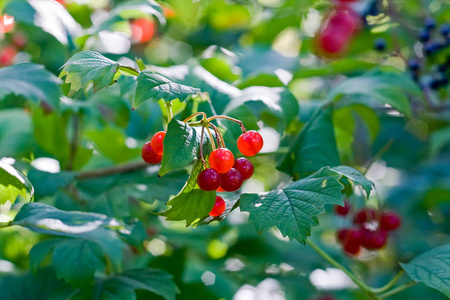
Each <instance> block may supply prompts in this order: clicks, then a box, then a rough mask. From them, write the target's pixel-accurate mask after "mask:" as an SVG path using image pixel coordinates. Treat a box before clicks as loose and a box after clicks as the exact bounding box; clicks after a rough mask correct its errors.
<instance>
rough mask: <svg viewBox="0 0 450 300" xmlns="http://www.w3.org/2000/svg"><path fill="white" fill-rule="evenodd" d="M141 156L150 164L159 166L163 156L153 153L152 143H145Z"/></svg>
mask: <svg viewBox="0 0 450 300" xmlns="http://www.w3.org/2000/svg"><path fill="white" fill-rule="evenodd" d="M141 156H142V159H143V160H144V161H145V162H146V163H149V164H157V163H160V162H161V160H162V155H159V154H157V153H155V151H153V148H152V144H151V142H147V143H145V145H144V147H142V153H141Z"/></svg>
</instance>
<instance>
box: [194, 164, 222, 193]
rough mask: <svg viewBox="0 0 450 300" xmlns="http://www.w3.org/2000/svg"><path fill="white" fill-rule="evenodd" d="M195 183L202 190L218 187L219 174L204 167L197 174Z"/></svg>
mask: <svg viewBox="0 0 450 300" xmlns="http://www.w3.org/2000/svg"><path fill="white" fill-rule="evenodd" d="M197 183H198V186H199V187H200V188H201V189H202V190H204V191H214V190H217V189H218V188H219V187H220V174H219V172H217V171H216V170H214V169H211V168H208V169H205V170H203V171H201V172H200V174H198V177H197Z"/></svg>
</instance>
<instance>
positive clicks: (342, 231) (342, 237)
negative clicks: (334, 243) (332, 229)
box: [337, 228, 349, 242]
mask: <svg viewBox="0 0 450 300" xmlns="http://www.w3.org/2000/svg"><path fill="white" fill-rule="evenodd" d="M348 231H349V229H348V228H344V229H340V230H338V232H337V239H338V241H339V242H343V241H345V239H346V238H347V235H348Z"/></svg>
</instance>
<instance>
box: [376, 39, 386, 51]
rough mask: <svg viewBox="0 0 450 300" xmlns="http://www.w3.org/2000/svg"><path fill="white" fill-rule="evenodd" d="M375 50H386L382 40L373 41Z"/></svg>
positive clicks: (384, 42) (384, 41)
mask: <svg viewBox="0 0 450 300" xmlns="http://www.w3.org/2000/svg"><path fill="white" fill-rule="evenodd" d="M374 48H375V50H377V51H379V52H382V51H384V50H386V40H385V39H383V38H378V39H376V40H375V41H374Z"/></svg>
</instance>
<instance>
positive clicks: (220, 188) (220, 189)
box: [216, 186, 225, 192]
mask: <svg viewBox="0 0 450 300" xmlns="http://www.w3.org/2000/svg"><path fill="white" fill-rule="evenodd" d="M216 191H218V192H225V190H224V189H223V188H222V187H221V186H219V188H218V189H217V190H216Z"/></svg>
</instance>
